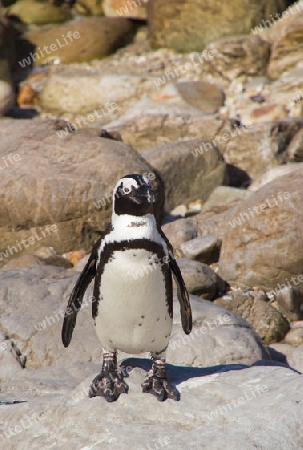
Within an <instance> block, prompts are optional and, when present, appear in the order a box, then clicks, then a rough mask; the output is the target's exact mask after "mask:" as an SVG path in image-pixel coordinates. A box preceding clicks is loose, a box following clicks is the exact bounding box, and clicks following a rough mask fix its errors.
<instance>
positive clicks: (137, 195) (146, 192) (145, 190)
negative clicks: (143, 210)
mask: <svg viewBox="0 0 303 450" xmlns="http://www.w3.org/2000/svg"><path fill="white" fill-rule="evenodd" d="M132 198H133V200H134V202H135V203H138V204H141V203H144V202H145V201H146V200H147V201H148V202H149V203H154V201H155V194H154V191H153V190H152V188H150V187H149V186H146V185H143V186H140V187H139V188H138V189H136V190H135V191H134V193H133V195H132Z"/></svg>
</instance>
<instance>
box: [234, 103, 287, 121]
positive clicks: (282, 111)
mask: <svg viewBox="0 0 303 450" xmlns="http://www.w3.org/2000/svg"><path fill="white" fill-rule="evenodd" d="M285 117H287V110H286V107H285V106H283V105H263V106H259V107H258V108H254V109H253V110H252V111H251V113H250V114H249V115H248V117H245V115H242V119H243V120H244V121H245V122H246V121H247V122H250V123H256V122H271V121H274V120H281V119H284V118H285Z"/></svg>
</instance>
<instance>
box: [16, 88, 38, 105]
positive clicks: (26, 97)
mask: <svg viewBox="0 0 303 450" xmlns="http://www.w3.org/2000/svg"><path fill="white" fill-rule="evenodd" d="M36 102H37V94H36V92H35V91H34V89H33V88H32V87H31V86H30V85H29V84H23V85H22V86H20V90H19V93H18V96H17V103H18V105H19V106H27V105H33V104H34V103H36Z"/></svg>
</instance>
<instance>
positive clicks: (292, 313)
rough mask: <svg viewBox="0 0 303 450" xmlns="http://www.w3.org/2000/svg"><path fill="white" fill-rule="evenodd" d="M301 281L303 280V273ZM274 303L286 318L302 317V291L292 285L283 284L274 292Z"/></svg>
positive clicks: (291, 319) (295, 318) (296, 318)
mask: <svg viewBox="0 0 303 450" xmlns="http://www.w3.org/2000/svg"><path fill="white" fill-rule="evenodd" d="M301 277H302V281H303V275H302V276H301ZM275 299H276V302H275V303H276V304H275V305H274V306H275V307H276V308H277V309H278V310H279V311H281V313H282V314H283V315H284V317H286V318H287V319H288V320H290V321H293V320H300V319H301V318H302V313H301V305H302V304H303V293H302V292H300V290H297V289H296V288H294V287H289V286H285V287H284V288H282V289H280V290H279V291H278V293H276V294H275Z"/></svg>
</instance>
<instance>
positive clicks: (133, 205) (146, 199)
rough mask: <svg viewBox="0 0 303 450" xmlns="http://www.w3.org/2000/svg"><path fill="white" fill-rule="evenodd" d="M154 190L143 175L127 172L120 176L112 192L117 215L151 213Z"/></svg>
mask: <svg viewBox="0 0 303 450" xmlns="http://www.w3.org/2000/svg"><path fill="white" fill-rule="evenodd" d="M153 202H154V191H153V188H152V186H151V184H150V182H149V180H148V178H146V177H145V176H144V175H139V174H129V175H125V177H123V178H121V179H120V180H119V181H118V183H117V185H116V188H115V192H114V211H115V213H116V214H117V215H121V214H131V215H133V216H144V215H145V214H152V213H153Z"/></svg>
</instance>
